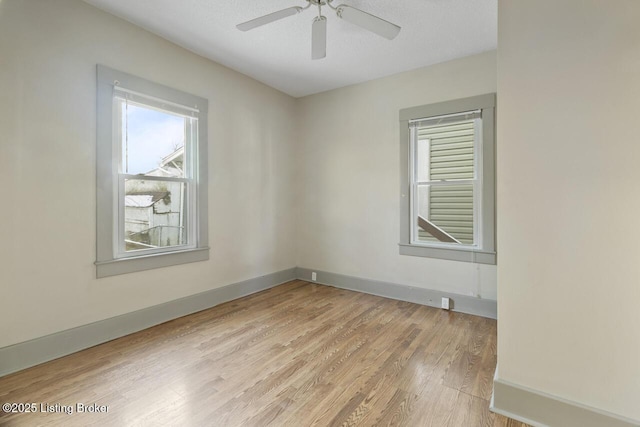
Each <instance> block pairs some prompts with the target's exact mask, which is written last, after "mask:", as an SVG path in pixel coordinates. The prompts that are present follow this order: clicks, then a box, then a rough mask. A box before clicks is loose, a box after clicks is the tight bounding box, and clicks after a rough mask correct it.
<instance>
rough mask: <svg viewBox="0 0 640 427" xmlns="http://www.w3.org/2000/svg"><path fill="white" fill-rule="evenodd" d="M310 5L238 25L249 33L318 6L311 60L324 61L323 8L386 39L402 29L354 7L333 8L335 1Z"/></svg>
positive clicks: (312, 0)
mask: <svg viewBox="0 0 640 427" xmlns="http://www.w3.org/2000/svg"><path fill="white" fill-rule="evenodd" d="M305 1H306V2H307V3H308V4H307V5H306V6H305V7H299V6H293V7H288V8H286V9H282V10H279V11H277V12H273V13H270V14H268V15H264V16H261V17H259V18H255V19H252V20H250V21H247V22H243V23H242V24H238V25H236V28H237V29H239V30H240V31H249V30H252V29H254V28H257V27H260V26H262V25H265V24H269V23H271V22H274V21H277V20H279V19H282V18H286V17H288V16H292V15H296V14H298V13H300V12H302V11H303V10H305V9H309V8H310V7H311V6H318V16H316V17H315V18H314V19H313V23H312V24H311V59H322V58H324V57H325V56H327V18H326V17H325V16H322V6H325V5H326V6H329V8H331V9H333V10H334V11H335V12H336V15H338V18H342V19H344V20H345V21H348V22H351V23H352V24H355V25H357V26H359V27H362V28H364V29H366V30H369V31H371V32H373V33H375V34H378V35H379V36H382V37H384V38H386V39H389V40H392V39H394V38H395V37H396V36H397V35H398V33H399V32H400V27H399V26H397V25H395V24H392V23H391V22H389V21H385V20H384V19H382V18H378V17H377V16H374V15H371V14H370V13H367V12H364V11H362V10H360V9H356V8H355V7H352V6H347V5H345V4H341V5H340V6H335V7H334V6H333V5H332V4H331V3H332V2H333V0H305Z"/></svg>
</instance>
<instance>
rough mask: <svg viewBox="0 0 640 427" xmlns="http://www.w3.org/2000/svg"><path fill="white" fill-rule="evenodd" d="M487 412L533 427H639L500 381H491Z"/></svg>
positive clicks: (567, 401) (557, 398)
mask: <svg viewBox="0 0 640 427" xmlns="http://www.w3.org/2000/svg"><path fill="white" fill-rule="evenodd" d="M496 371H497V370H496ZM490 409H491V411H493V412H495V413H497V414H500V415H504V416H506V417H509V418H513V419H516V420H518V421H522V422H524V423H527V424H530V425H532V426H534V427H604V426H606V427H639V426H640V421H634V420H631V419H627V418H624V417H620V416H618V415H616V414H612V413H610V412H606V411H601V410H599V409H596V408H591V407H589V406H586V405H582V404H580V403H576V402H571V401H569V400H566V399H562V398H560V397H557V396H552V395H549V394H546V393H542V392H539V391H536V390H531V389H529V388H527V387H523V386H519V385H516V384H513V383H510V382H508V381H504V380H501V379H499V378H494V379H493V396H492V398H491V406H490Z"/></svg>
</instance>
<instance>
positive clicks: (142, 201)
mask: <svg viewBox="0 0 640 427" xmlns="http://www.w3.org/2000/svg"><path fill="white" fill-rule="evenodd" d="M183 158H184V146H182V147H180V148H178V149H176V150H175V151H174V152H172V153H171V154H169V155H168V156H166V157H164V158H163V159H162V160H161V161H160V163H159V165H158V167H157V168H156V169H154V170H152V171H149V172H148V173H146V174H145V175H147V176H158V177H175V176H180V175H182V170H183ZM125 187H126V195H125V199H124V209H125V215H124V218H125V219H124V232H125V243H126V250H127V251H131V250H137V249H149V248H155V247H163V246H176V245H180V244H184V239H185V236H184V233H183V230H184V184H183V183H181V182H169V181H154V180H136V181H131V180H129V181H127V182H126V184H125Z"/></svg>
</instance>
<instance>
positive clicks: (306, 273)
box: [296, 267, 498, 319]
mask: <svg viewBox="0 0 640 427" xmlns="http://www.w3.org/2000/svg"><path fill="white" fill-rule="evenodd" d="M312 272H315V273H316V275H317V277H316V280H312V279H311V273H312ZM296 277H297V278H298V279H301V280H306V281H309V282H316V283H320V284H323V285H330V286H335V287H337V288H341V289H348V290H351V291H358V292H363V293H365V294H372V295H378V296H381V297H386V298H391V299H397V300H401V301H408V302H414V303H416V304H422V305H428V306H431V307H440V302H441V301H442V298H443V297H447V298H450V299H451V301H452V311H458V312H461V313H468V314H475V315H476V316H482V317H488V318H491V319H496V318H497V312H498V307H497V303H496V301H494V300H488V299H482V298H474V297H470V296H466V295H460V294H452V293H448V292H443V291H435V290H431V289H424V288H417V287H415V286H408V285H399V284H396V283H389V282H381V281H378V280H370V279H363V278H360V277H353V276H345V275H343V274H336V273H329V272H326V271H320V270H312V269H309V268H302V267H298V268H297V269H296Z"/></svg>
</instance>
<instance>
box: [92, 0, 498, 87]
mask: <svg viewBox="0 0 640 427" xmlns="http://www.w3.org/2000/svg"><path fill="white" fill-rule="evenodd" d="M85 1H86V2H87V3H90V4H92V5H94V6H96V7H98V8H100V9H103V10H105V11H107V12H110V13H112V14H114V15H117V16H119V17H122V18H124V19H126V20H128V21H130V22H132V23H134V24H136V25H138V26H140V27H143V28H145V29H147V30H149V31H151V32H153V33H155V34H158V35H159V36H161V37H164V38H165V39H167V40H170V41H172V42H174V43H176V44H178V45H180V46H183V47H185V48H187V49H189V50H191V51H193V52H196V53H198V54H200V55H202V56H204V57H207V58H209V59H212V60H213V61H216V62H218V63H220V64H223V65H225V66H227V67H229V68H232V69H234V70H237V71H239V72H241V73H243V74H246V75H248V76H251V77H253V78H255V79H256V80H259V81H261V82H263V83H265V84H267V85H269V86H272V87H274V88H276V89H279V90H281V91H283V92H285V93H288V94H289V95H292V96H295V97H300V96H304V95H310V94H313V93H318V92H322V91H326V90H330V89H334V88H338V87H342V86H346V85H350V84H354V83H360V82H364V81H367V80H372V79H375V78H378V77H383V76H388V75H391V74H395V73H399V72H402V71H407V70H412V69H415V68H419V67H423V66H427V65H431V64H436V63H439V62H444V61H448V60H451V59H455V58H460V57H463V56H468V55H472V54H475V53H480V52H484V51H487V50H491V49H495V48H496V45H497V0H404V1H397V0H335V1H334V2H333V3H332V4H334V5H339V4H342V3H344V4H347V5H349V6H354V7H357V8H359V9H362V10H364V11H366V12H369V13H371V14H374V15H377V16H379V17H381V18H383V19H385V20H387V21H391V22H393V23H395V24H397V25H399V26H401V27H402V31H401V32H400V34H399V35H398V37H396V38H395V39H394V40H391V41H389V40H386V39H384V38H382V37H380V36H378V35H375V34H373V33H370V32H368V31H366V30H363V29H361V28H359V27H356V26H354V25H352V24H350V23H348V22H345V21H343V20H341V19H340V18H338V17H337V16H336V15H335V12H333V11H332V10H330V9H328V8H327V7H326V6H325V7H324V8H323V15H325V16H326V17H327V19H328V24H327V39H328V40H327V57H326V58H324V59H321V60H315V61H312V60H311V21H312V20H313V18H314V17H315V16H316V15H317V7H311V8H310V9H307V10H305V11H303V12H302V13H300V14H297V15H294V16H291V17H288V18H285V19H283V20H281V21H277V22H273V23H271V24H268V25H265V26H263V27H260V28H256V29H254V30H251V31H247V32H241V31H239V30H237V29H236V27H235V26H236V24H239V23H241V22H245V21H248V20H250V19H253V18H256V17H258V16H261V15H265V14H267V13H271V12H275V11H278V10H281V9H285V8H287V7H291V6H305V5H306V4H307V3H306V1H304V0H270V1H258V0H232V1H220V0H218V1H216V0H180V1H175V0H85Z"/></svg>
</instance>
